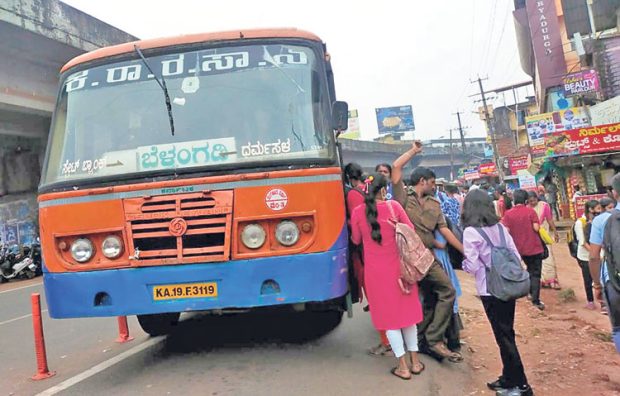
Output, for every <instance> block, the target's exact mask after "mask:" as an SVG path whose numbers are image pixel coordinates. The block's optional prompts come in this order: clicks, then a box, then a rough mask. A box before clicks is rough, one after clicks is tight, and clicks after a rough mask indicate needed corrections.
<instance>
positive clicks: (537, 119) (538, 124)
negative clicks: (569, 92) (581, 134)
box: [525, 107, 590, 147]
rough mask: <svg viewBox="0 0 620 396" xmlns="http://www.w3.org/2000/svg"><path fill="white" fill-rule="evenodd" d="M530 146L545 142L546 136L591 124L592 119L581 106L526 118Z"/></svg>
mask: <svg viewBox="0 0 620 396" xmlns="http://www.w3.org/2000/svg"><path fill="white" fill-rule="evenodd" d="M525 126H526V128H527V135H528V138H529V140H530V146H532V147H535V146H540V145H543V144H545V140H544V136H545V135H548V134H551V133H556V132H563V131H568V130H571V129H576V128H584V127H587V126H590V120H589V119H588V116H587V115H586V113H585V111H584V110H583V109H582V108H581V107H572V108H570V109H566V110H560V111H554V112H553V113H544V114H538V115H534V116H530V117H526V118H525Z"/></svg>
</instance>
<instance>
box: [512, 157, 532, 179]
mask: <svg viewBox="0 0 620 396" xmlns="http://www.w3.org/2000/svg"><path fill="white" fill-rule="evenodd" d="M529 167H530V156H529V155H521V156H519V157H511V158H509V159H508V168H509V169H510V174H511V175H516V174H518V172H519V171H520V170H524V169H528V168H529Z"/></svg>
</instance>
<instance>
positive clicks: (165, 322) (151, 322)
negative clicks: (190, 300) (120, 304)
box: [138, 312, 181, 337]
mask: <svg viewBox="0 0 620 396" xmlns="http://www.w3.org/2000/svg"><path fill="white" fill-rule="evenodd" d="M180 316H181V314H180V313H179V312H170V313H163V314H154V315H138V322H139V323H140V327H142V330H144V331H145V332H146V333H148V334H149V335H151V336H153V337H155V336H160V335H165V334H168V333H170V332H171V331H172V329H173V328H174V327H175V326H176V325H177V323H179V317H180Z"/></svg>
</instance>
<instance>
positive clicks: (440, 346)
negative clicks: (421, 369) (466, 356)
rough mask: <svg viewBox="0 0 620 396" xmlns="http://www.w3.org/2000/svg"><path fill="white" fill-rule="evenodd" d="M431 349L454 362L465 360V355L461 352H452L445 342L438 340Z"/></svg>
mask: <svg viewBox="0 0 620 396" xmlns="http://www.w3.org/2000/svg"><path fill="white" fill-rule="evenodd" d="M429 349H430V350H431V351H432V352H435V353H436V354H438V355H439V356H441V357H443V358H445V359H448V360H449V361H450V362H452V363H459V362H462V361H463V356H462V355H461V354H460V353H458V352H452V351H451V350H449V349H448V347H446V344H444V343H443V342H438V343H437V344H435V345H433V346H431V347H429Z"/></svg>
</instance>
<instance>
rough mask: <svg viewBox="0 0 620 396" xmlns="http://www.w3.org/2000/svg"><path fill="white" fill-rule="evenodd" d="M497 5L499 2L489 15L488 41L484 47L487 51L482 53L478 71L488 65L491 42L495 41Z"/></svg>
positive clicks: (494, 4)
mask: <svg viewBox="0 0 620 396" xmlns="http://www.w3.org/2000/svg"><path fill="white" fill-rule="evenodd" d="M497 3H498V1H497V0H495V1H493V9H492V11H491V13H490V14H489V28H488V29H487V37H488V40H487V42H486V45H485V46H484V48H485V50H484V51H483V52H482V56H481V57H480V60H481V63H480V65H479V66H478V70H482V67H483V66H484V64H485V63H486V61H485V59H487V58H488V52H489V51H490V50H491V42H492V40H493V34H492V33H493V28H494V27H495V15H496V13H497Z"/></svg>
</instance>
